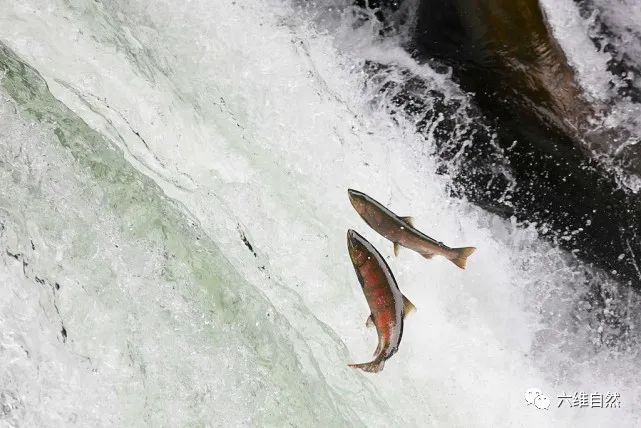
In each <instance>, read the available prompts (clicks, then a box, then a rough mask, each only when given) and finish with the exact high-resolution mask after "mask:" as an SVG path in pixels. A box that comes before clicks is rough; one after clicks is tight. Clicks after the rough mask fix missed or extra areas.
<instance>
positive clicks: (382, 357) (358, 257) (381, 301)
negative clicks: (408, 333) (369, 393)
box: [347, 229, 415, 373]
mask: <svg viewBox="0 0 641 428" xmlns="http://www.w3.org/2000/svg"><path fill="white" fill-rule="evenodd" d="M347 247H348V249H349V256H350V258H351V259H352V264H353V265H354V270H355V271H356V276H357V277H358V281H359V282H360V283H361V287H362V288H363V293H364V294H365V298H366V299H367V304H368V305H369V308H370V311H371V315H370V317H369V318H368V319H367V324H368V325H369V324H370V323H373V324H374V326H375V327H376V333H377V334H378V346H377V347H376V351H374V359H373V360H372V361H370V362H369V363H361V364H350V365H349V366H350V367H354V368H357V369H361V370H364V371H366V372H372V373H378V372H380V371H381V370H383V367H384V365H385V361H386V360H388V359H389V358H390V357H391V356H392V355H394V354H395V353H396V351H398V346H399V344H400V343H401V337H402V336H403V320H404V318H405V316H406V315H407V314H409V313H410V312H412V311H413V310H414V309H415V307H414V305H413V304H412V303H411V302H410V301H409V300H408V299H407V298H406V297H405V296H403V294H402V293H401V290H399V289H398V285H397V284H396V280H395V279H394V275H392V271H391V270H390V268H389V266H388V265H387V263H386V262H385V260H384V259H383V256H381V254H380V253H379V252H378V251H377V250H376V248H374V246H373V245H372V244H370V243H369V242H368V241H367V240H366V239H365V238H363V237H362V236H361V235H359V234H358V233H357V232H355V231H354V230H352V229H350V230H348V231H347Z"/></svg>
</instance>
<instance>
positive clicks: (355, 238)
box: [347, 229, 366, 247]
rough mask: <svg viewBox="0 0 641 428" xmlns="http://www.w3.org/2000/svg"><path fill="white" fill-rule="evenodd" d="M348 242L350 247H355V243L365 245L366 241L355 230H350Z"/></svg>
mask: <svg viewBox="0 0 641 428" xmlns="http://www.w3.org/2000/svg"><path fill="white" fill-rule="evenodd" d="M347 242H348V244H349V246H350V247H353V246H354V244H355V243H359V244H364V242H366V241H365V238H363V237H362V236H361V234H360V233H358V232H357V231H355V230H354V229H349V230H348V231H347Z"/></svg>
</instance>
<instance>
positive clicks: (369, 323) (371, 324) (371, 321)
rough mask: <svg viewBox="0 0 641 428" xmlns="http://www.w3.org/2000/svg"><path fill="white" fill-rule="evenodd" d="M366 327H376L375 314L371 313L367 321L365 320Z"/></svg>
mask: <svg viewBox="0 0 641 428" xmlns="http://www.w3.org/2000/svg"><path fill="white" fill-rule="evenodd" d="M365 327H370V328H371V327H374V316H373V315H370V316H368V317H367V321H365Z"/></svg>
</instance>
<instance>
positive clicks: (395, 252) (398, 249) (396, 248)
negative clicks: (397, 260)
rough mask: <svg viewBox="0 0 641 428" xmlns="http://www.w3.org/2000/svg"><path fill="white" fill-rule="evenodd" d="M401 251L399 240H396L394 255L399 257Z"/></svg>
mask: <svg viewBox="0 0 641 428" xmlns="http://www.w3.org/2000/svg"><path fill="white" fill-rule="evenodd" d="M399 251H401V246H400V245H398V242H394V256H395V257H398V253H399Z"/></svg>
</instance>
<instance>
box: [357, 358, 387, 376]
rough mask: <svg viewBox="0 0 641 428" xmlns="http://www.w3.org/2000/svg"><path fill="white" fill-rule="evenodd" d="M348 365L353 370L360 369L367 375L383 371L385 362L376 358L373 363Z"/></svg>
mask: <svg viewBox="0 0 641 428" xmlns="http://www.w3.org/2000/svg"><path fill="white" fill-rule="evenodd" d="M348 365H349V366H350V367H352V368H354V369H361V370H363V371H366V372H369V373H378V372H380V371H381V370H383V367H385V360H383V359H378V358H377V359H375V360H374V361H370V362H369V363H360V364H348Z"/></svg>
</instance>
